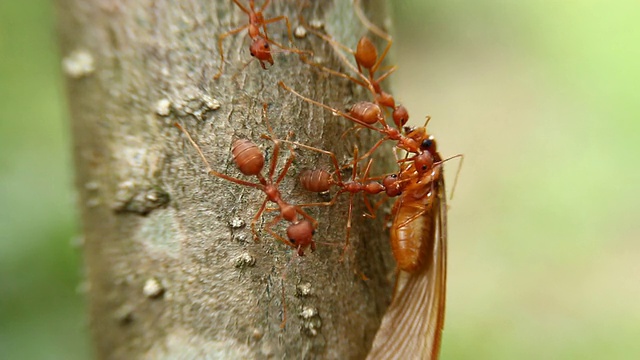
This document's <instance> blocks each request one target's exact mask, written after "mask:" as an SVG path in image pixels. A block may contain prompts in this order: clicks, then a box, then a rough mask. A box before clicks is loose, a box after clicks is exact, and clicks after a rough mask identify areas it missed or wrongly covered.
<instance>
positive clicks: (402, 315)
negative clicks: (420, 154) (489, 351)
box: [367, 177, 447, 360]
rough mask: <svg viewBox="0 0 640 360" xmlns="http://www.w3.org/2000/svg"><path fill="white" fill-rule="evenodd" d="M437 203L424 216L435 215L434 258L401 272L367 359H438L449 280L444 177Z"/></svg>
mask: <svg viewBox="0 0 640 360" xmlns="http://www.w3.org/2000/svg"><path fill="white" fill-rule="evenodd" d="M437 185H438V189H437V191H438V196H437V197H436V200H435V201H436V203H434V204H433V206H432V207H431V208H430V209H428V211H427V212H426V213H425V215H424V216H435V217H436V219H435V224H436V226H435V231H434V232H433V236H434V237H435V238H434V241H433V242H432V244H433V248H432V249H431V250H432V251H429V252H428V256H432V260H431V261H426V263H427V264H428V266H424V267H423V268H422V269H420V270H418V271H417V272H415V273H407V272H403V271H401V272H400V273H399V274H398V278H397V283H396V291H395V295H394V298H393V301H392V302H391V305H390V306H389V308H388V309H387V312H386V313H385V315H384V317H383V319H382V323H381V325H380V329H379V330H378V333H377V334H376V337H375V339H374V340H373V345H372V348H371V351H370V352H369V355H368V356H367V359H370V360H378V359H405V360H406V359H409V360H410V359H428V360H434V359H438V357H439V353H440V343H441V340H442V330H443V327H444V309H445V296H446V280H447V204H446V196H445V190H444V180H443V178H442V177H440V179H439V180H438V181H437Z"/></svg>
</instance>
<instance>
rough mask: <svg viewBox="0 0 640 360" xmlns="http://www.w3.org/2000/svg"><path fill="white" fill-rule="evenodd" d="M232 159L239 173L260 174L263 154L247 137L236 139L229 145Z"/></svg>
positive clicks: (262, 165)
mask: <svg viewBox="0 0 640 360" xmlns="http://www.w3.org/2000/svg"><path fill="white" fill-rule="evenodd" d="M231 153H232V154H233V161H234V162H235V163H236V166H237V167H238V169H239V170H240V172H241V173H243V174H245V175H249V176H254V175H258V174H260V172H261V171H262V168H263V167H264V154H263V153H262V150H260V148H259V147H258V146H257V145H256V144H254V143H252V142H251V141H249V140H247V139H238V140H236V141H234V142H233V146H232V147H231Z"/></svg>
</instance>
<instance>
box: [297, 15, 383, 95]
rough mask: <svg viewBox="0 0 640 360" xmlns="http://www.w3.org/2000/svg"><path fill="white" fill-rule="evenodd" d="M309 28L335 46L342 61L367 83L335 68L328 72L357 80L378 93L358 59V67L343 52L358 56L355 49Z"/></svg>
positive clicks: (359, 83)
mask: <svg viewBox="0 0 640 360" xmlns="http://www.w3.org/2000/svg"><path fill="white" fill-rule="evenodd" d="M307 30H308V31H309V32H310V33H312V34H314V35H316V36H317V37H319V38H321V39H323V40H324V41H326V42H328V43H329V45H331V47H333V49H334V50H335V54H336V55H337V56H338V58H340V61H342V63H343V64H344V65H345V66H346V67H347V68H349V69H350V70H351V71H352V72H353V73H354V74H357V76H358V77H360V78H361V79H362V80H363V82H364V84H365V85H363V84H362V83H361V82H359V81H355V79H354V78H352V77H351V76H349V75H346V74H342V75H340V74H341V73H340V72H338V71H335V70H331V69H327V72H328V73H330V74H332V75H336V76H340V77H344V78H347V79H350V80H352V81H354V82H356V83H357V84H358V85H361V86H363V87H366V88H368V89H369V91H370V92H371V93H372V94H373V95H375V94H376V91H375V89H374V87H373V84H372V83H371V81H370V80H369V78H367V77H366V76H365V75H364V73H363V72H362V69H361V68H360V64H357V61H356V64H357V67H356V66H354V65H353V64H352V63H351V62H350V61H349V60H348V59H347V57H346V56H345V55H344V53H343V51H346V52H348V53H349V54H351V55H353V56H354V57H355V56H356V53H355V51H353V50H351V49H349V48H348V47H346V46H345V45H343V44H341V43H339V42H337V41H335V40H333V38H331V37H330V36H327V35H325V34H322V33H319V32H317V31H315V30H314V29H311V28H307ZM319 67H320V68H321V69H322V68H324V67H322V66H320V65H319ZM325 69H326V68H325Z"/></svg>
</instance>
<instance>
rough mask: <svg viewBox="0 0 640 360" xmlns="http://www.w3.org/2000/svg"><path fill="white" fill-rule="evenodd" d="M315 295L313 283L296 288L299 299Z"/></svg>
mask: <svg viewBox="0 0 640 360" xmlns="http://www.w3.org/2000/svg"><path fill="white" fill-rule="evenodd" d="M312 294H313V290H312V288H311V283H308V282H307V283H303V284H300V285H298V286H296V296H298V297H307V296H311V295H312Z"/></svg>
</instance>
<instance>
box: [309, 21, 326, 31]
mask: <svg viewBox="0 0 640 360" xmlns="http://www.w3.org/2000/svg"><path fill="white" fill-rule="evenodd" d="M309 26H311V27H312V28H314V29H316V30H320V29H322V28H324V22H322V20H319V19H313V20H311V21H309Z"/></svg>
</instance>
